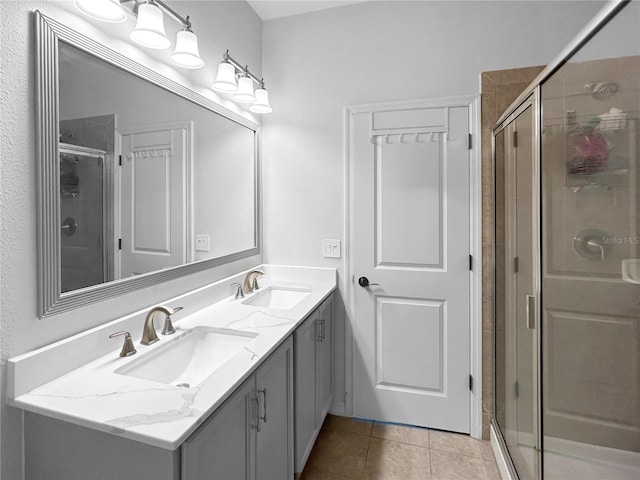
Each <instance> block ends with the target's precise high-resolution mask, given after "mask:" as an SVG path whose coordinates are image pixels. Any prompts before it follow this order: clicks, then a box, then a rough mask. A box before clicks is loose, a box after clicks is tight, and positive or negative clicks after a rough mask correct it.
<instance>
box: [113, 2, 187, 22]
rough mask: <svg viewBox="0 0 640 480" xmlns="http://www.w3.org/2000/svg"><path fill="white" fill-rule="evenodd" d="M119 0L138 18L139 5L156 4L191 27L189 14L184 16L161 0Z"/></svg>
mask: <svg viewBox="0 0 640 480" xmlns="http://www.w3.org/2000/svg"><path fill="white" fill-rule="evenodd" d="M118 1H119V2H120V5H121V6H122V7H124V8H126V9H127V10H128V11H129V13H130V14H131V15H132V16H133V17H136V18H137V17H138V13H137V12H138V6H139V5H140V4H144V3H151V4H154V5H156V6H158V7H160V8H161V9H162V10H164V11H165V12H166V13H168V14H169V15H170V16H171V17H173V19H174V20H176V21H177V22H178V23H180V24H181V25H182V26H184V27H186V28H188V29H191V20H189V15H187V16H186V17H184V18H183V17H182V16H181V15H180V14H179V13H178V12H176V11H175V10H174V9H172V8H171V7H170V6H169V5H167V4H166V3H164V2H163V1H161V0H118Z"/></svg>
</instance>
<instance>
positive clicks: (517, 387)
mask: <svg viewBox="0 0 640 480" xmlns="http://www.w3.org/2000/svg"><path fill="white" fill-rule="evenodd" d="M513 389H514V393H515V394H516V398H518V397H520V384H519V383H518V382H516V384H515V385H514V388H513Z"/></svg>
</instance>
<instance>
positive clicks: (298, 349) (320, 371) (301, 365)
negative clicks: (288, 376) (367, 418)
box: [294, 295, 333, 472]
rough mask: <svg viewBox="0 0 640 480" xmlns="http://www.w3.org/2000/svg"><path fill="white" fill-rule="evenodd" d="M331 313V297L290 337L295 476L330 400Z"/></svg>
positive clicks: (305, 458)
mask: <svg viewBox="0 0 640 480" xmlns="http://www.w3.org/2000/svg"><path fill="white" fill-rule="evenodd" d="M332 312H333V295H331V296H330V297H329V298H328V299H327V300H325V301H324V302H323V303H322V305H320V307H318V308H317V309H316V310H315V311H314V312H313V313H312V314H311V316H309V318H307V320H305V321H304V322H303V323H302V325H300V327H298V329H297V330H296V332H295V334H294V350H295V363H294V374H295V383H294V385H295V457H296V458H295V466H296V468H295V470H296V472H301V471H302V469H303V468H304V465H305V463H306V462H307V459H308V458H309V454H310V453H311V449H312V448H313V444H314V443H315V440H316V438H317V436H318V433H319V431H320V428H321V427H322V423H323V422H324V419H325V417H326V415H327V412H328V411H329V407H330V406H331V401H332V400H333V389H332V375H331V326H332Z"/></svg>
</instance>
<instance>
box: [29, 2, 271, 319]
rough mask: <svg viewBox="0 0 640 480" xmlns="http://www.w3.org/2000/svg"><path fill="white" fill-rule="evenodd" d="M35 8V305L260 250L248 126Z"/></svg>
mask: <svg viewBox="0 0 640 480" xmlns="http://www.w3.org/2000/svg"><path fill="white" fill-rule="evenodd" d="M35 18H36V25H37V33H38V35H37V38H38V84H37V85H38V92H37V98H38V140H39V147H38V151H39V173H38V174H39V177H38V178H39V185H40V188H39V203H38V205H39V207H38V216H39V268H40V282H41V283H40V313H41V315H42V316H47V315H52V314H55V313H59V312H61V311H65V310H70V309H72V308H76V307H78V306H82V305H85V304H87V303H91V302H94V301H98V300H103V299H107V298H112V297H115V296H117V295H121V294H123V293H126V292H130V291H132V290H136V289H138V288H143V287H148V286H151V285H155V284H157V283H160V282H163V281H166V280H170V279H175V278H179V277H181V276H183V275H187V274H190V273H195V272H198V271H202V270H205V269H207V268H211V267H213V266H216V265H221V264H223V263H227V262H230V261H235V260H238V259H241V258H245V257H249V256H252V255H257V254H259V251H260V250H259V243H258V240H259V232H258V225H259V219H258V211H259V209H258V190H257V185H258V168H257V166H258V143H259V141H258V125H257V124H255V123H253V122H251V121H250V120H248V119H246V118H244V117H242V116H240V115H238V114H236V113H232V112H229V111H226V110H225V109H224V108H222V107H220V106H219V105H217V104H215V103H213V102H211V101H210V100H208V99H207V98H205V97H202V96H201V95H199V94H198V93H196V92H194V91H192V90H189V89H187V88H185V87H183V86H182V85H180V84H177V83H176V82H174V81H172V80H170V79H168V78H166V77H163V76H162V75H160V74H158V73H156V72H154V71H152V70H149V69H148V68H146V67H144V66H142V65H140V64H137V63H135V62H133V61H132V60H130V59H129V58H127V57H124V56H122V55H120V54H119V53H117V52H115V51H112V50H109V49H107V48H106V47H104V46H103V45H100V44H98V43H96V42H95V41H93V40H91V39H88V38H86V37H84V36H82V35H81V34H79V33H77V32H74V31H72V30H70V29H69V28H67V27H65V26H64V25H62V24H60V23H58V22H56V21H55V20H52V19H50V18H47V17H45V16H43V15H41V14H40V13H39V12H36V16H35Z"/></svg>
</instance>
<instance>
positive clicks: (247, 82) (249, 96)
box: [233, 68, 256, 103]
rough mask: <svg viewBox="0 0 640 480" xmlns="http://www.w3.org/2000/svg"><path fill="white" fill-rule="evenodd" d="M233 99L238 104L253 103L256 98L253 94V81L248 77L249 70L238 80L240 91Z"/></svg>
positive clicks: (237, 91)
mask: <svg viewBox="0 0 640 480" xmlns="http://www.w3.org/2000/svg"><path fill="white" fill-rule="evenodd" d="M233 99H234V100H235V101H236V102H238V103H253V102H255V101H256V96H255V95H254V94H253V80H251V78H249V75H247V70H246V68H245V72H244V73H243V74H242V75H241V76H240V78H239V79H238V90H236V93H234V94H233Z"/></svg>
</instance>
